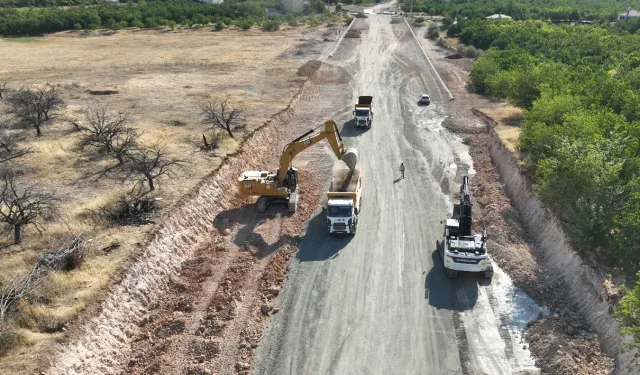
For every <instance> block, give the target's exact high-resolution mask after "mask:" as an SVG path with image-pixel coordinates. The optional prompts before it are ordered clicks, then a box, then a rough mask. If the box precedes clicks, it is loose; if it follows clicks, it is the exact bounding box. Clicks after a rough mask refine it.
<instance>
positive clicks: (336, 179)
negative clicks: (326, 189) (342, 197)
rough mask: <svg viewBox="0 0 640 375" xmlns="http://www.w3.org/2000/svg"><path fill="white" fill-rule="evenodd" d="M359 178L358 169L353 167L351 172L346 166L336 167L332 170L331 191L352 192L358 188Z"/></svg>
mask: <svg viewBox="0 0 640 375" xmlns="http://www.w3.org/2000/svg"><path fill="white" fill-rule="evenodd" d="M359 180H360V169H357V168H356V169H354V170H353V172H351V170H349V169H347V168H341V169H336V170H334V171H333V181H332V184H331V192H332V193H354V192H355V191H356V189H357V188H358V181H359Z"/></svg>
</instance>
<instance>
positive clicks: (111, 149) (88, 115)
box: [82, 105, 138, 165]
mask: <svg viewBox="0 0 640 375" xmlns="http://www.w3.org/2000/svg"><path fill="white" fill-rule="evenodd" d="M85 120H86V123H87V125H86V126H84V127H82V130H84V132H85V136H84V138H83V139H82V145H83V146H93V147H96V148H98V149H100V150H101V151H103V152H107V153H111V154H112V155H113V156H114V157H115V158H116V159H117V160H118V165H121V164H123V163H124V161H125V156H126V154H127V153H129V152H130V151H131V150H132V149H133V148H134V147H135V146H136V144H137V139H138V133H137V132H136V131H135V129H133V128H131V127H129V126H128V124H129V115H128V114H127V113H123V112H119V113H113V112H110V111H109V108H108V106H106V105H104V106H98V105H96V106H94V107H93V108H91V109H89V110H88V111H87V112H85Z"/></svg>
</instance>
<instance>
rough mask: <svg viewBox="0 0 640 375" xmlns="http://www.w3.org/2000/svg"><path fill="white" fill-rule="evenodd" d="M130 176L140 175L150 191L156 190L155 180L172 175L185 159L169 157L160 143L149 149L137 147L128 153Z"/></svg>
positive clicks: (141, 181) (140, 178)
mask: <svg viewBox="0 0 640 375" xmlns="http://www.w3.org/2000/svg"><path fill="white" fill-rule="evenodd" d="M127 158H128V162H127V164H128V167H129V176H131V175H133V174H135V175H138V176H139V182H140V183H141V184H143V183H144V182H146V183H147V184H148V185H149V191H153V190H155V185H154V180H155V179H156V178H158V177H160V176H164V175H167V176H171V175H172V172H173V171H172V169H173V168H174V167H178V166H180V165H181V164H182V163H183V161H182V160H178V159H173V158H171V157H169V156H168V155H167V153H166V151H165V150H164V149H163V148H162V147H160V146H159V145H156V146H153V147H151V148H147V149H137V150H135V151H133V152H130V153H128V154H127Z"/></svg>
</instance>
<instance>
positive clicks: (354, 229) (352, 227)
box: [351, 225, 356, 236]
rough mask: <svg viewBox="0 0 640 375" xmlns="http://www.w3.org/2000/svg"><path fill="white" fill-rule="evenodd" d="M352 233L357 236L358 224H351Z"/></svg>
mask: <svg viewBox="0 0 640 375" xmlns="http://www.w3.org/2000/svg"><path fill="white" fill-rule="evenodd" d="M351 235H352V236H355V235H356V226H355V225H352V226H351Z"/></svg>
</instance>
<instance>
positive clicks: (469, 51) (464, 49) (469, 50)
mask: <svg viewBox="0 0 640 375" xmlns="http://www.w3.org/2000/svg"><path fill="white" fill-rule="evenodd" d="M457 49H458V54H459V55H461V56H464V57H470V58H474V59H475V58H476V57H480V55H481V54H482V51H481V50H479V49H477V48H475V47H474V46H463V45H459V46H458V48H457Z"/></svg>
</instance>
